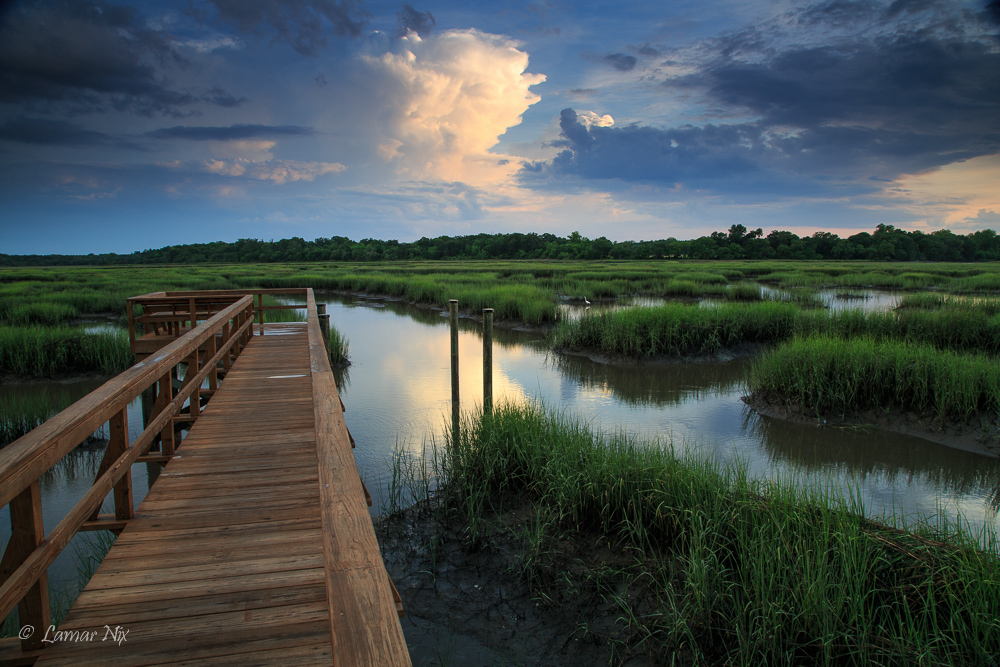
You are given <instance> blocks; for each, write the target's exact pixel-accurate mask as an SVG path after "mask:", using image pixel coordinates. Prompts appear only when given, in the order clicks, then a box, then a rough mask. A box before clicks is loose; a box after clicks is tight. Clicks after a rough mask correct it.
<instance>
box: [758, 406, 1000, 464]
mask: <svg viewBox="0 0 1000 667" xmlns="http://www.w3.org/2000/svg"><path fill="white" fill-rule="evenodd" d="M742 398H743V402H744V403H746V404H747V405H748V406H749V407H750V408H752V409H753V410H756V411H757V412H759V413H760V414H762V415H764V416H766V417H772V418H775V419H783V420H785V421H789V422H793V423H796V424H813V425H815V426H817V427H819V428H843V427H845V426H848V427H857V428H871V429H881V430H886V431H893V432H896V433H902V434H904V435H910V436H913V437H917V438H922V439H924V440H929V441H931V442H935V443H938V444H941V445H945V446H947V447H953V448H955V449H960V450H963V451H967V452H974V453H976V454H982V455H983V456H989V457H992V458H1000V424H998V423H997V420H996V419H995V418H990V417H989V416H987V415H980V416H979V417H978V418H976V419H974V420H973V421H972V423H969V424H956V423H949V422H944V421H942V420H941V419H939V418H937V417H927V416H923V415H917V414H913V413H907V412H902V411H899V410H884V411H883V410H867V411H864V412H855V413H850V414H846V415H839V414H833V413H827V414H819V415H817V414H816V413H815V412H813V411H807V410H803V409H802V406H800V405H798V404H796V403H786V402H783V401H780V400H776V399H768V398H766V397H761V396H754V395H750V396H744V397H742Z"/></svg>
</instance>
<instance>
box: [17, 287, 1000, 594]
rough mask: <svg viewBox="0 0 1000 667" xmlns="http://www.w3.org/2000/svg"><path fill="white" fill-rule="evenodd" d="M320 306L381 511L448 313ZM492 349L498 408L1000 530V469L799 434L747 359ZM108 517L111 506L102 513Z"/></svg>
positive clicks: (470, 347) (572, 307)
mask: <svg viewBox="0 0 1000 667" xmlns="http://www.w3.org/2000/svg"><path fill="white" fill-rule="evenodd" d="M824 298H827V297H824ZM828 298H829V299H830V300H831V301H832V303H831V306H832V307H839V306H842V305H843V304H845V303H846V304H848V305H849V306H850V307H864V308H886V307H891V306H892V304H893V303H894V300H895V298H896V297H895V295H892V294H888V293H873V296H872V298H871V299H865V300H851V301H846V302H845V301H843V300H838V299H837V298H836V296H835V295H833V294H831V295H829V297H828ZM317 300H318V301H320V302H326V304H327V312H328V313H330V316H331V321H332V322H333V324H334V325H335V326H336V327H337V328H338V329H339V330H340V331H341V332H342V333H343V334H344V335H346V336H347V338H348V339H349V340H350V355H351V359H352V361H353V364H352V365H351V367H350V368H348V369H346V370H344V371H342V372H340V373H339V384H340V387H341V394H342V397H343V399H344V403H345V404H346V406H347V413H346V414H345V417H346V420H347V424H348V427H349V428H350V429H351V433H352V434H353V435H354V438H355V440H356V441H357V443H358V447H357V449H356V450H355V457H356V459H357V462H358V467H359V469H360V471H361V474H362V477H363V478H364V480H365V483H366V486H367V487H368V489H369V491H370V492H371V494H372V497H373V500H374V507H373V509H372V512H373V514H377V513H378V511H379V509H380V507H382V506H383V501H384V495H385V494H384V489H385V488H386V485H387V483H388V480H389V471H390V464H389V461H390V457H391V454H392V452H393V450H394V449H395V448H402V449H403V450H404V451H405V452H406V453H407V454H408V455H409V456H411V457H414V458H417V459H419V458H420V457H421V456H423V455H425V453H427V452H428V450H429V447H430V446H431V445H432V444H433V443H438V444H441V443H443V433H444V430H445V423H446V421H447V420H449V419H450V414H451V406H450V399H451V389H450V377H451V374H450V339H449V333H448V320H447V317H445V313H441V312H439V311H436V310H426V309H418V308H415V307H413V306H409V305H406V304H403V303H401V302H396V301H391V300H383V299H369V298H359V297H344V296H340V295H336V294H323V293H318V294H317ZM837 301H839V302H840V303H839V304H838V303H836V302H837ZM643 305H647V304H645V303H644V304H643ZM649 305H652V304H649ZM613 307H620V306H615V305H613V304H592V305H591V310H590V311H589V312H594V310H595V309H596V310H602V309H606V308H613ZM562 308H563V311H564V315H565V316H567V317H578V316H581V315H582V314H584V313H585V312H587V311H586V309H585V306H584V304H582V303H580V304H564V305H563V306H562ZM481 326H482V325H481V324H480V323H479V322H476V321H473V320H470V319H462V320H460V335H459V353H460V359H461V361H460V366H459V367H460V385H461V400H462V407H463V409H472V408H473V407H475V406H476V405H478V404H480V403H481V401H482V338H481ZM494 342H495V346H494V351H493V360H494V376H493V387H494V400H495V401H501V400H505V399H508V400H513V401H528V400H541V401H544V402H545V403H546V404H547V405H549V406H551V407H555V408H559V409H565V410H567V411H569V412H571V413H573V414H576V415H579V416H580V417H582V418H583V419H586V420H587V421H589V422H590V423H591V424H592V425H593V427H594V428H597V429H604V430H615V429H627V430H629V431H631V432H634V433H639V434H643V435H647V436H652V437H657V438H660V439H661V440H662V441H663V442H664V445H665V446H673V447H675V448H677V449H678V450H694V451H697V452H699V453H701V454H702V455H705V456H713V457H715V458H717V459H719V460H721V461H734V460H740V461H742V462H743V463H744V464H745V465H746V466H748V467H749V469H750V471H751V473H752V474H753V475H756V476H759V477H763V478H768V479H775V478H779V477H781V478H789V479H794V480H795V481H796V483H798V484H802V485H809V486H822V487H833V488H838V489H850V490H853V492H854V493H855V494H856V495H857V496H859V497H860V498H861V499H862V500H863V502H864V503H865V506H866V507H867V509H868V512H869V514H873V515H880V514H885V513H890V512H891V513H894V514H895V515H897V517H898V516H905V517H909V518H913V517H914V516H916V515H921V516H931V515H936V514H940V515H944V516H946V517H948V518H949V519H954V518H955V517H956V516H957V515H959V514H961V516H962V517H963V520H965V521H968V522H969V524H970V525H971V526H972V527H973V528H981V527H983V526H990V527H992V528H994V529H997V528H1000V520H998V507H1000V502H998V495H1000V460H998V459H993V458H987V457H984V456H981V455H978V454H973V453H969V452H962V451H958V450H954V449H950V448H948V447H944V446H942V445H938V444H935V443H931V442H929V441H926V440H922V439H919V438H913V437H907V436H903V435H899V434H896V433H890V432H885V431H878V430H856V429H845V428H825V427H816V426H810V425H795V424H789V423H787V422H784V421H781V420H775V419H771V418H768V417H762V416H760V415H758V414H756V413H755V412H753V411H751V410H749V409H747V408H746V407H745V406H744V404H743V402H742V401H741V400H740V397H741V396H742V395H743V394H744V393H745V391H744V386H743V378H744V376H745V373H746V370H747V367H748V364H749V362H748V361H747V360H745V359H739V360H736V361H732V362H726V363H708V364H671V365H633V366H608V365H602V364H598V363H595V362H592V361H590V360H589V359H586V358H583V357H574V356H563V355H557V354H553V353H551V352H549V351H548V350H547V349H546V347H545V344H544V340H543V338H542V336H541V335H539V334H535V333H529V332H519V331H506V330H502V329H495V330H494ZM99 384H100V382H98V381H93V380H89V381H81V382H77V383H51V384H50V385H45V384H40V383H32V384H26V385H20V384H19V385H9V384H8V385H4V386H2V387H0V404H2V403H6V402H10V401H11V400H12V397H13V396H15V395H24V394H25V393H26V392H43V391H48V392H53V391H56V389H55V388H54V387H55V385H58V386H57V388H58V391H60V392H67V391H69V392H71V393H74V394H76V395H78V396H83V395H85V394H86V393H87V392H89V391H92V390H93V389H94V388H96V387H97V386H99ZM0 409H2V405H0ZM140 414H141V411H140V408H139V405H138V401H136V402H135V403H134V404H133V405H132V406H131V407H130V411H129V424H130V430H131V431H132V436H133V437H134V436H135V434H136V433H137V432H138V430H140V425H141V418H140ZM101 454H102V452H101V451H100V450H99V449H77V450H74V452H73V453H71V454H70V455H69V456H68V457H67V458H66V459H65V460H64V461H63V462H61V463H60V464H59V465H58V466H56V468H55V469H54V470H53V471H52V472H51V473H50V474H49V475H47V476H46V477H45V478H43V479H42V493H43V508H44V517H45V526H46V529H47V530H51V528H52V527H54V526H55V525H56V523H57V522H58V521H59V520H60V519H61V518H62V517H63V516H64V515H65V513H66V511H67V510H68V509H69V508H70V507H71V506H72V505H73V504H74V503H75V502H76V501H77V500H78V499H79V498H80V497H82V495H83V493H84V492H85V491H86V489H87V488H89V485H90V483H91V482H92V480H93V477H94V473H95V472H96V470H97V466H98V465H99V462H100V458H101ZM132 476H133V485H134V487H135V493H136V500H137V501H139V500H141V498H142V497H144V496H145V493H146V491H147V489H148V480H149V473H148V471H147V467H146V466H145V465H144V464H137V465H136V466H134V467H133V471H132ZM110 509H111V505H110V502H108V503H106V509H105V511H110ZM897 520H898V519H897ZM9 534H10V523H9V519H8V518H7V510H6V508H4V509H3V514H0V538H2V539H3V541H4V542H6V540H7V538H8V537H9ZM80 539H81V538H79V537H78V538H77V541H80ZM75 563H76V555H75V553H74V549H73V547H72V546H71V547H70V548H69V549H67V550H65V551H64V552H63V555H62V556H61V557H60V559H59V561H57V563H56V564H55V565H53V567H52V568H51V570H50V577H52V579H53V580H54V582H53V586H56V585H58V582H59V581H60V580H71V579H72V578H73V577H74V576H75V572H76V565H75Z"/></svg>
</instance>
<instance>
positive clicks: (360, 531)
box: [306, 288, 410, 666]
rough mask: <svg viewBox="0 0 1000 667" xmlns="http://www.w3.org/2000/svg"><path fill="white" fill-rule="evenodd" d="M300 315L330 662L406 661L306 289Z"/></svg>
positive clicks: (310, 292)
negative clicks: (304, 322) (316, 466)
mask: <svg viewBox="0 0 1000 667" xmlns="http://www.w3.org/2000/svg"><path fill="white" fill-rule="evenodd" d="M306 320H307V330H308V336H309V369H310V374H311V376H312V378H311V379H312V392H313V417H314V419H315V424H316V457H317V460H318V464H319V491H320V512H321V517H322V520H323V526H324V530H323V560H324V563H325V568H326V591H327V600H328V605H329V613H330V632H331V638H332V642H333V651H334V656H333V664H335V665H339V664H347V661H348V660H351V661H353V662H352V664H357V665H373V666H374V665H409V664H410V656H409V652H408V650H407V648H406V639H405V638H404V636H403V629H402V626H401V625H400V623H399V615H398V613H397V608H396V603H395V599H394V598H393V591H394V588H393V587H392V582H391V581H390V580H389V575H388V573H387V572H386V570H385V565H384V564H383V562H382V559H381V558H380V557H379V556H378V554H379V546H378V540H377V539H376V538H375V530H374V528H373V527H372V522H371V517H370V516H369V514H368V508H367V507H366V505H365V501H364V497H365V493H366V492H365V491H364V487H363V484H362V483H361V477H360V475H359V474H358V473H357V464H356V463H355V460H354V454H353V453H352V452H351V436H350V433H348V431H347V424H346V423H345V422H344V410H343V403H341V402H340V397H339V394H338V393H337V385H336V382H335V380H334V377H333V370H332V369H331V368H330V357H329V354H328V352H327V346H326V341H325V339H324V337H323V333H322V328H321V325H320V317H319V313H318V312H317V308H316V298H315V296H314V295H313V290H312V288H309V289H308V290H307V291H306ZM334 525H336V529H334ZM362 591H363V592H362Z"/></svg>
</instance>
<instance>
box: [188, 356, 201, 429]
mask: <svg viewBox="0 0 1000 667" xmlns="http://www.w3.org/2000/svg"><path fill="white" fill-rule="evenodd" d="M198 356H199V355H198V350H197V349H195V350H194V351H193V352H192V353H191V356H190V357H188V362H187V372H186V373H184V384H187V383H188V382H194V377H195V376H196V375H198V370H199V369H198ZM189 412H190V415H191V417H197V416H198V415H199V414H200V413H201V387H200V386H198V387H195V388H194V393H193V394H191V402H190V407H189Z"/></svg>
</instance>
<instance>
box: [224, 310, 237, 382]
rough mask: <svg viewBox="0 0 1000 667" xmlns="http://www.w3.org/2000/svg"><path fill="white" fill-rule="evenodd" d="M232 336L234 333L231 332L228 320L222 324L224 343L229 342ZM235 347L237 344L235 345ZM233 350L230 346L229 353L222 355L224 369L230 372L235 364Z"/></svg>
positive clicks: (225, 371)
mask: <svg viewBox="0 0 1000 667" xmlns="http://www.w3.org/2000/svg"><path fill="white" fill-rule="evenodd" d="M230 336H232V333H231V332H230V329H229V322H226V323H225V324H223V325H222V344H223V345H225V344H226V343H227V342H229V337H230ZM234 347H235V345H234ZM232 350H233V348H229V354H226V355H225V356H224V357H222V371H223V372H224V373H228V372H229V368H230V367H231V366H232V365H233V352H232Z"/></svg>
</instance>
